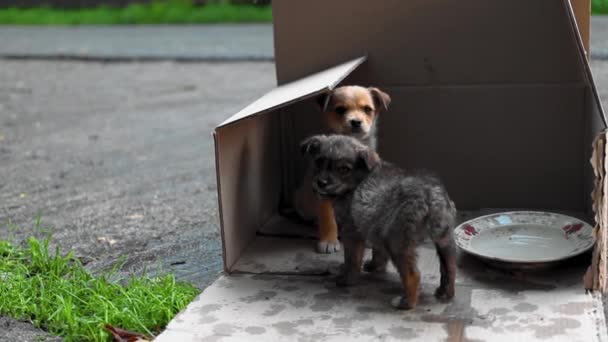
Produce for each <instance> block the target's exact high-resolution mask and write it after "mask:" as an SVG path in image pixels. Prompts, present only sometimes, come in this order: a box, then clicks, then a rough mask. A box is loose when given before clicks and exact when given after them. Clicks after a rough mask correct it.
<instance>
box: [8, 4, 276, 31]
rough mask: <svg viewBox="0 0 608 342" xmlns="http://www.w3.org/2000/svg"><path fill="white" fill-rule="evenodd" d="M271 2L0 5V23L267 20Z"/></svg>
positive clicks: (269, 19) (74, 23) (144, 22)
mask: <svg viewBox="0 0 608 342" xmlns="http://www.w3.org/2000/svg"><path fill="white" fill-rule="evenodd" d="M270 21H272V9H271V7H270V6H254V5H233V4H230V3H225V2H219V3H209V4H206V5H197V4H195V3H194V1H193V0H156V1H152V2H150V3H133V4H129V5H127V6H126V7H109V6H100V7H95V8H81V9H58V8H53V7H36V8H15V7H13V8H0V24H4V25H7V24H10V25H113V24H195V23H243V22H270Z"/></svg>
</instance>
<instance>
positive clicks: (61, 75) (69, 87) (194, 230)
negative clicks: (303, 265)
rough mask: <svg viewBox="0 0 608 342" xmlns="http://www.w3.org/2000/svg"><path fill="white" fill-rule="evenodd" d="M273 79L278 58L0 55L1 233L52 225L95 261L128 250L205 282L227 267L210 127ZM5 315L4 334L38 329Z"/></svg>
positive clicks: (129, 266) (13, 235) (151, 264)
mask: <svg viewBox="0 0 608 342" xmlns="http://www.w3.org/2000/svg"><path fill="white" fill-rule="evenodd" d="M274 83H275V81H274V66H273V64H271V63H238V64H233V63H229V64H176V63H169V62H166V63H143V64H138V63H127V64H116V63H113V64H103V63H80V62H44V61H0V238H10V239H11V240H13V241H15V242H16V243H20V242H23V241H24V240H25V239H26V238H27V237H28V236H30V235H33V234H34V235H38V236H42V235H44V234H45V231H46V230H47V229H48V231H50V232H51V233H52V239H53V240H52V241H53V244H54V245H58V246H59V247H61V249H62V250H64V251H67V250H70V249H73V250H75V252H76V255H78V256H79V257H81V260H83V262H84V263H85V264H86V265H87V267H89V268H90V269H91V270H94V271H97V270H101V269H107V268H108V267H111V266H112V265H114V264H115V263H116V262H117V261H118V260H120V258H121V257H124V258H125V260H124V262H125V263H124V266H123V268H122V269H121V270H122V271H123V272H124V274H140V273H141V272H142V271H143V270H144V269H147V270H148V273H150V274H154V273H157V272H165V273H173V274H175V275H176V276H177V278H178V279H180V280H186V281H190V282H192V283H194V284H195V285H196V286H197V287H199V288H203V287H205V286H206V285H208V284H209V283H210V282H212V281H213V280H214V279H215V278H216V277H217V276H218V274H219V272H220V270H221V243H220V237H219V226H218V212H217V196H216V185H215V184H216V178H215V164H214V149H213V138H212V132H213V129H214V128H215V126H216V125H217V124H218V123H220V122H221V121H223V120H224V119H225V118H226V117H228V116H229V115H231V114H233V113H235V112H236V111H238V110H239V109H241V108H242V107H244V106H245V105H246V104H248V103H249V102H250V101H252V100H254V99H255V98H257V97H258V96H260V95H261V94H263V93H264V92H265V91H266V90H268V89H270V88H271V87H273V86H274ZM37 216H40V217H41V219H42V226H43V227H45V228H46V229H45V230H44V231H43V230H41V229H36V228H35V227H34V225H33V222H34V220H35V218H36V217H37ZM9 222H10V223H11V224H9ZM12 225H14V226H16V227H18V228H16V229H15V228H12ZM2 324H4V325H0V341H21V340H24V341H25V340H32V339H30V338H25V337H23V338H22V337H19V335H10V333H6V334H3V333H4V331H17V332H18V331H24V330H23V329H22V328H15V329H10V327H15V326H18V327H21V324H20V323H15V322H14V321H13V322H12V323H11V321H9V320H5V321H3V322H2ZM15 324H16V325H15ZM7 334H8V335H7ZM11 336H12V337H11Z"/></svg>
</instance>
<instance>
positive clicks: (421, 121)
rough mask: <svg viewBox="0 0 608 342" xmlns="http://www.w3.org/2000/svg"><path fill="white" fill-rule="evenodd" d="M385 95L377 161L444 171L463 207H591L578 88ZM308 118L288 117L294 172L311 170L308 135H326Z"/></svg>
mask: <svg viewBox="0 0 608 342" xmlns="http://www.w3.org/2000/svg"><path fill="white" fill-rule="evenodd" d="M381 88H382V89H383V90H384V91H386V92H387V93H389V94H390V95H391V96H392V98H393V101H392V103H391V108H390V109H389V111H388V112H386V113H382V114H381V115H380V117H379V129H378V137H379V138H378V141H379V152H380V155H381V156H382V157H383V158H384V159H386V160H388V161H391V162H394V163H396V164H398V165H400V166H401V167H404V168H406V169H412V168H415V169H417V168H426V169H430V170H433V171H434V172H436V173H438V174H439V175H440V176H441V178H442V179H443V180H444V182H445V183H446V184H447V188H448V190H449V192H450V195H451V196H452V197H453V198H454V200H455V202H456V203H457V206H458V208H459V209H464V210H475V209H479V208H482V207H495V208H504V207H521V208H537V209H562V210H575V211H580V210H585V204H586V203H587V201H586V200H587V198H588V192H587V193H585V179H584V170H585V168H586V167H587V165H586V162H585V160H583V155H584V153H585V151H586V150H587V149H589V146H590V142H589V144H587V145H584V143H585V141H584V134H585V119H584V118H585V113H584V112H583V110H584V105H585V103H584V101H585V88H584V86H583V85H582V84H580V83H573V84H570V83H566V84H559V85H547V84H535V85H532V84H529V85H494V86H489V85H486V86H459V87H455V86H450V87H447V86H446V87H382V86H381ZM306 111H310V108H309V107H306V106H294V107H293V108H291V113H290V114H289V115H288V116H286V118H287V119H289V120H292V130H291V131H290V132H292V133H291V134H289V136H288V138H290V139H291V140H290V141H289V142H287V143H288V144H290V145H291V146H292V149H291V153H287V154H286V158H291V159H292V160H293V163H294V164H295V166H294V167H293V169H289V170H288V172H289V173H295V172H298V170H300V171H301V170H302V169H303V166H304V165H305V164H304V163H303V162H302V158H301V157H300V155H299V153H298V150H297V146H298V142H299V141H300V140H301V139H302V138H303V137H304V136H305V135H306V134H303V133H304V132H306V133H307V134H310V133H309V132H315V131H316V132H321V131H323V126H322V124H321V123H320V120H316V121H315V120H311V118H310V115H306ZM315 125H316V126H315ZM293 189H295V187H294V188H291V189H290V190H289V191H293Z"/></svg>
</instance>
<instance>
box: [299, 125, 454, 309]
mask: <svg viewBox="0 0 608 342" xmlns="http://www.w3.org/2000/svg"><path fill="white" fill-rule="evenodd" d="M302 152H304V153H305V154H307V155H308V156H309V157H310V158H311V159H312V160H313V162H314V164H315V169H314V174H313V181H312V184H313V189H314V191H315V192H316V193H317V194H318V195H319V196H321V197H322V198H326V199H327V200H330V201H331V202H332V205H333V208H334V210H335V215H336V219H337V222H338V224H339V225H340V233H341V234H342V239H343V241H344V265H343V268H342V274H341V276H340V277H339V278H338V279H337V285H338V286H349V285H354V284H355V283H356V282H357V280H358V278H359V273H360V272H361V267H362V266H363V265H362V261H363V251H364V249H365V246H366V244H367V245H370V246H371V247H372V248H373V254H372V259H371V260H370V261H369V262H367V263H366V264H365V266H363V268H364V269H365V270H366V271H368V272H378V271H380V272H382V271H384V270H385V269H386V265H387V263H388V261H389V260H391V261H392V262H393V264H394V265H395V267H396V268H397V271H398V272H399V275H400V277H401V281H402V283H403V295H402V296H399V297H397V298H395V299H394V300H393V305H394V306H395V307H397V308H399V309H405V310H407V309H413V308H415V307H416V304H417V302H418V293H419V285H420V272H419V271H418V266H417V261H416V259H417V255H416V245H417V240H418V236H419V234H421V233H425V234H427V235H428V236H429V237H430V238H431V240H432V241H433V242H434V244H435V248H436V250H437V255H438V257H439V266H440V272H441V279H440V280H439V287H438V288H437V290H436V291H435V296H436V297H437V298H438V299H441V300H448V299H451V298H452V297H454V281H455V277H456V247H455V244H454V239H453V236H452V230H453V229H454V225H455V222H456V207H455V205H454V202H452V200H451V199H450V197H449V196H448V192H447V191H446V189H445V187H444V186H443V184H442V183H441V181H440V180H439V179H438V178H437V177H435V176H433V175H431V174H429V173H423V172H418V173H415V174H413V173H406V172H405V171H402V170H401V169H399V168H398V167H397V166H394V165H392V164H390V163H388V162H385V161H382V160H381V159H380V157H379V156H378V154H377V153H376V152H375V151H373V150H371V149H370V148H368V147H367V146H365V145H363V144H361V143H360V142H359V141H357V140H355V139H353V138H351V137H347V136H343V135H331V136H324V135H317V136H313V137H310V138H308V139H306V140H305V141H304V142H303V143H302Z"/></svg>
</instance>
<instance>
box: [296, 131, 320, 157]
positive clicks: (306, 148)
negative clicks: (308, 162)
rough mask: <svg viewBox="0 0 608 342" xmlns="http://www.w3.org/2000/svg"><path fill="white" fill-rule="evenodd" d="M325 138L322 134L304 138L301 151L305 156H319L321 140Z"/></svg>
mask: <svg viewBox="0 0 608 342" xmlns="http://www.w3.org/2000/svg"><path fill="white" fill-rule="evenodd" d="M323 138H324V136H322V135H313V136H312V137H308V138H306V139H304V141H302V143H301V144H300V151H301V152H302V154H303V155H305V156H306V155H308V156H311V157H315V156H317V155H318V154H319V152H320V151H321V142H322V140H323Z"/></svg>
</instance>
